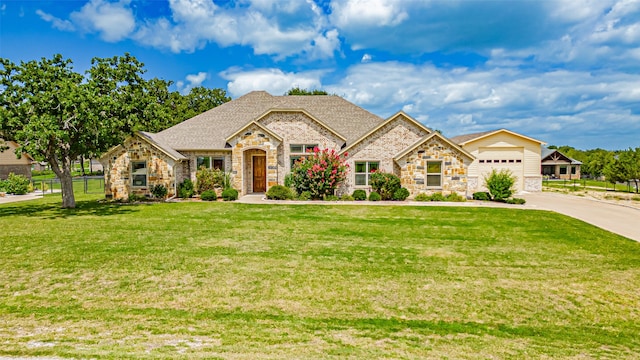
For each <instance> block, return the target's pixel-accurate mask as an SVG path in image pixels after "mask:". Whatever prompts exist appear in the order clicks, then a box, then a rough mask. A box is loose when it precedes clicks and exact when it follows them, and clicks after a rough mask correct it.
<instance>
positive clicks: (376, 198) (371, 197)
mask: <svg viewBox="0 0 640 360" xmlns="http://www.w3.org/2000/svg"><path fill="white" fill-rule="evenodd" d="M381 199H382V197H381V196H380V194H378V193H377V192H375V191H372V192H371V193H370V194H369V201H380V200H381Z"/></svg>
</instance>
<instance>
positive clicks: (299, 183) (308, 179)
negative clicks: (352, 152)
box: [291, 148, 349, 199]
mask: <svg viewBox="0 0 640 360" xmlns="http://www.w3.org/2000/svg"><path fill="white" fill-rule="evenodd" d="M344 156H345V157H346V156H347V154H346V153H345V154H344ZM348 169H349V165H347V163H346V162H345V159H344V157H341V156H340V155H339V154H338V153H337V152H336V151H335V150H329V149H324V150H320V149H318V148H314V149H313V153H310V154H309V155H308V156H305V157H303V158H301V159H300V160H298V161H296V163H295V164H294V166H293V169H291V173H292V178H293V186H294V187H295V190H296V192H297V193H299V194H301V193H302V192H303V191H308V192H309V193H310V194H311V198H312V199H322V198H323V197H324V196H325V195H333V194H334V192H335V190H336V188H337V187H338V185H340V184H341V183H342V182H343V181H344V180H345V179H346V177H347V170H348Z"/></svg>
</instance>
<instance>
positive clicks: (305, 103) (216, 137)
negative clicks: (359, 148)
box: [151, 91, 384, 150]
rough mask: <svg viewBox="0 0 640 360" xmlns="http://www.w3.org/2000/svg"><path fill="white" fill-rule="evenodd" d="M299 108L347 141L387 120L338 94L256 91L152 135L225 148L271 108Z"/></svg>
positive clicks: (180, 144) (188, 146) (180, 145)
mask: <svg viewBox="0 0 640 360" xmlns="http://www.w3.org/2000/svg"><path fill="white" fill-rule="evenodd" d="M299 109H304V111H305V112H306V113H308V114H309V115H311V116H313V117H314V118H315V119H321V120H322V122H323V123H324V124H326V126H327V127H329V128H330V129H331V130H333V131H334V132H336V133H337V134H338V135H340V137H342V138H344V139H346V143H351V142H354V141H356V140H357V139H359V138H360V137H361V136H362V135H364V134H366V133H367V132H368V131H370V130H371V129H373V128H375V127H376V126H377V125H378V124H380V123H381V122H383V121H384V120H383V119H382V118H381V117H379V116H377V115H374V114H372V113H370V112H368V111H366V110H364V109H362V108H361V107H359V106H357V105H354V104H352V103H350V102H348V101H346V100H344V99H343V98H341V97H339V96H335V95H313V96H308V95H285V96H273V95H271V94H269V93H267V92H265V91H253V92H250V93H248V94H246V95H244V96H241V97H239V98H237V99H235V100H233V101H230V102H227V103H224V104H222V105H220V106H218V107H215V108H213V109H211V110H208V111H206V112H204V113H202V114H199V115H196V116H194V117H192V118H191V119H188V120H185V121H183V122H181V123H179V124H177V125H175V126H172V127H170V128H168V129H166V130H163V131H161V132H159V133H157V134H152V135H151V136H152V137H153V139H154V140H155V141H156V142H158V143H162V144H165V145H167V146H169V147H171V148H173V149H175V150H213V149H220V150H221V149H225V148H226V144H227V139H228V137H229V136H231V135H232V134H234V133H236V132H237V131H238V130H240V129H242V128H243V127H245V126H246V125H247V124H249V123H251V122H252V121H254V120H258V119H259V118H260V117H261V116H262V115H264V114H265V113H267V112H268V111H269V110H273V111H277V110H289V111H293V110H299ZM227 150H228V149H227Z"/></svg>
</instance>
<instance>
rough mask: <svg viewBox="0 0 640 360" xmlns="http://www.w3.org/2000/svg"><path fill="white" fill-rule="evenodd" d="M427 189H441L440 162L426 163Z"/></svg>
mask: <svg viewBox="0 0 640 360" xmlns="http://www.w3.org/2000/svg"><path fill="white" fill-rule="evenodd" d="M427 187H442V161H427Z"/></svg>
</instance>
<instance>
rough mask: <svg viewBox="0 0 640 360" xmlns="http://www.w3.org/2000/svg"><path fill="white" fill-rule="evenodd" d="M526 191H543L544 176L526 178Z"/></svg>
mask: <svg viewBox="0 0 640 360" xmlns="http://www.w3.org/2000/svg"><path fill="white" fill-rule="evenodd" d="M524 191H531V192H538V191H542V176H525V178H524Z"/></svg>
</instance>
